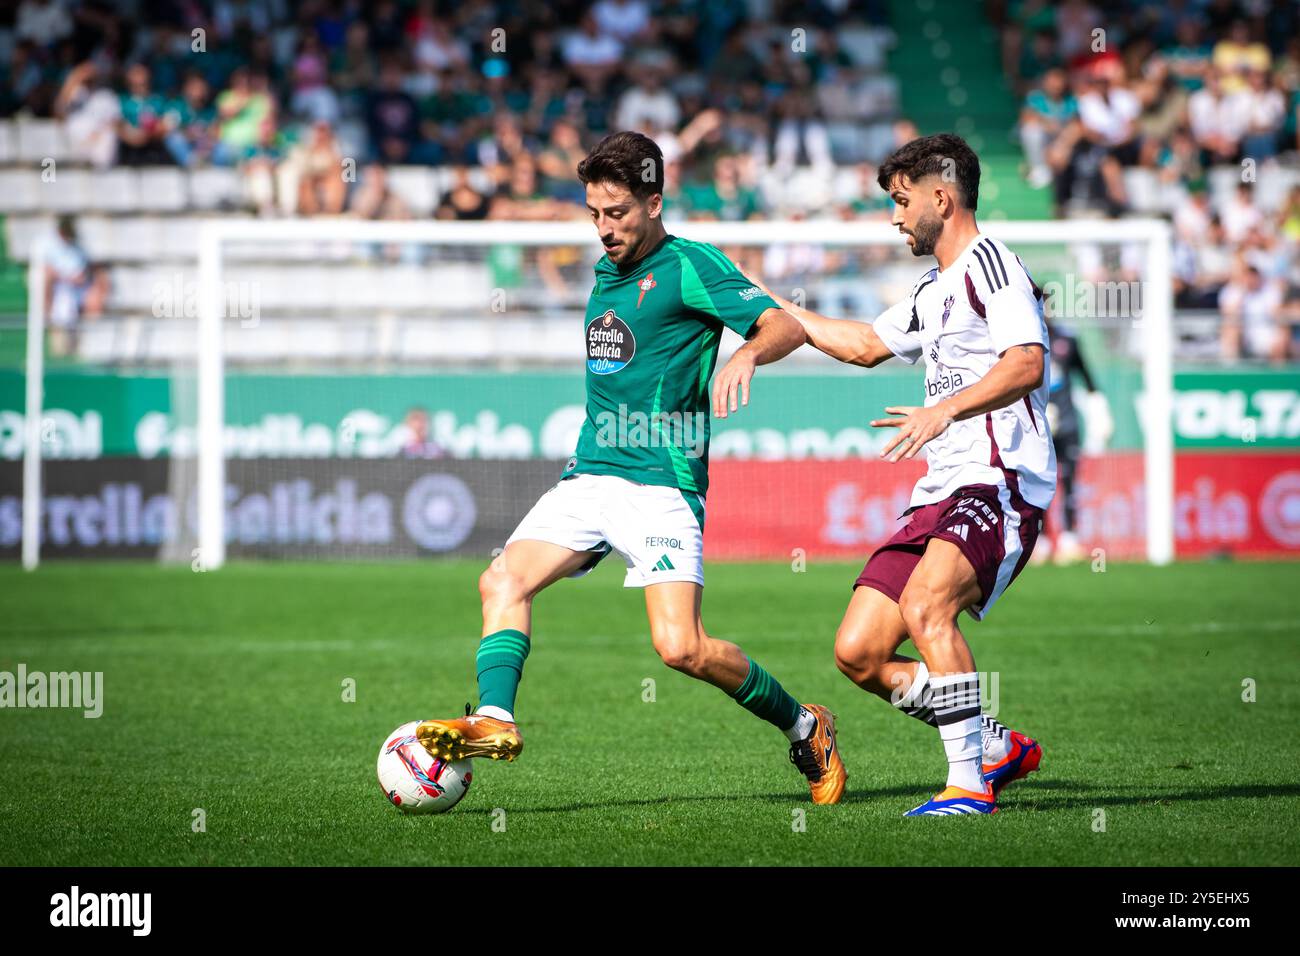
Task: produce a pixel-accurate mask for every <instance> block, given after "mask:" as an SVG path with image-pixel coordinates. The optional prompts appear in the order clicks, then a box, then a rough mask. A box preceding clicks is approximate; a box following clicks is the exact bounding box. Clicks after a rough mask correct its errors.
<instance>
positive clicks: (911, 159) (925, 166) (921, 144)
mask: <svg viewBox="0 0 1300 956" xmlns="http://www.w3.org/2000/svg"><path fill="white" fill-rule="evenodd" d="M900 173H901V174H902V175H904V176H906V177H907V178H908V179H909V180H911V181H912V182H916V181H917V180H918V179H924V178H925V177H926V176H939V177H941V178H942V179H944V180H945V181H949V182H951V181H954V180H955V181H956V183H957V191H958V192H959V193H960V194H961V202H962V205H964V206H965V207H966V208H967V209H969V210H970V211H971V212H974V211H975V208H976V206H978V205H979V198H980V161H979V157H978V156H976V155H975V151H974V150H972V149H971V148H970V147H969V146H967V145H966V141H965V140H964V139H962V138H961V137H960V136H957V135H955V134H953V133H936V134H935V135H933V136H921V137H918V138H917V139H914V140H912V141H911V142H910V143H906V144H904V145H902V146H900V147H898V149H896V150H894V152H893V153H892V154H891V155H890V157H889V158H888V159H887V160H885V161H884V162H883V163H881V164H880V170H879V172H878V174H877V176H876V182H878V183H880V188H881V189H883V190H884V191H885V192H889V184H890V183H891V182H893V180H894V177H895V176H897V175H899V174H900Z"/></svg>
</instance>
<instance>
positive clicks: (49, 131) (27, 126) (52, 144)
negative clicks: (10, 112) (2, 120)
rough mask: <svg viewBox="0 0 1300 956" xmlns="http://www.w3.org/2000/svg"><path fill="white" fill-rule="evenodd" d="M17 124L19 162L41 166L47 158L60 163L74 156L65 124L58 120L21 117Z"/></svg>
mask: <svg viewBox="0 0 1300 956" xmlns="http://www.w3.org/2000/svg"><path fill="white" fill-rule="evenodd" d="M16 125H17V130H18V161H19V162H21V163H30V164H32V165H34V166H37V167H39V166H40V165H41V164H42V163H43V162H44V161H45V160H47V159H53V160H54V161H55V162H56V163H58V162H63V161H64V160H69V159H72V158H73V157H72V150H71V148H70V147H69V145H68V137H67V135H66V134H65V133H64V131H63V124H62V123H60V122H59V121H58V120H53V119H34V118H32V117H19V118H18V120H16Z"/></svg>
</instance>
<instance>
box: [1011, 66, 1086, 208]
mask: <svg viewBox="0 0 1300 956" xmlns="http://www.w3.org/2000/svg"><path fill="white" fill-rule="evenodd" d="M1078 110H1079V107H1078V104H1077V103H1076V102H1075V99H1074V96H1073V94H1071V93H1070V88H1069V84H1068V82H1067V80H1066V75H1065V71H1064V70H1062V69H1059V68H1057V69H1051V70H1048V71H1047V73H1045V74H1044V75H1043V81H1042V84H1041V86H1039V87H1038V88H1036V89H1033V90H1030V92H1029V95H1028V96H1027V97H1025V105H1024V108H1023V109H1022V110H1021V111H1020V142H1021V145H1022V146H1023V148H1024V150H1025V160H1026V161H1027V162H1028V163H1029V182H1030V184H1031V185H1033V186H1035V187H1039V188H1041V187H1043V186H1047V185H1049V184H1050V183H1051V181H1052V171H1051V169H1050V168H1049V167H1048V165H1047V146H1048V144H1049V143H1050V142H1051V141H1052V140H1053V139H1055V138H1056V137H1057V136H1059V135H1061V132H1062V131H1063V130H1064V129H1065V126H1066V124H1067V123H1068V122H1070V120H1071V119H1073V118H1074V117H1075V115H1076V114H1077V113H1078Z"/></svg>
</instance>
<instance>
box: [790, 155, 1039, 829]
mask: <svg viewBox="0 0 1300 956" xmlns="http://www.w3.org/2000/svg"><path fill="white" fill-rule="evenodd" d="M878 181H879V183H880V185H881V187H882V188H884V189H885V190H886V191H888V192H889V194H890V197H891V198H892V199H893V200H894V203H895V208H894V216H893V223H894V224H895V225H896V226H898V228H899V230H900V231H901V232H902V233H903V234H904V235H905V236H906V237H907V242H908V245H909V246H910V247H911V249H912V254H913V255H916V256H930V255H933V256H934V258H935V261H936V266H935V268H933V269H931V270H930V271H929V272H927V273H926V274H925V275H924V276H922V277H921V278H920V279H919V280H918V281H917V283H916V285H915V286H914V287H913V288H912V291H911V293H910V294H909V295H908V297H907V298H906V299H905V300H904V301H902V302H900V303H898V304H897V305H895V306H894V307H893V308H891V309H889V310H887V311H886V312H885V313H884V314H883V315H881V316H880V318H878V319H877V320H876V321H875V322H874V323H871V324H864V323H860V322H850V321H845V320H840V319H829V318H826V317H825V316H821V315H818V314H817V313H815V312H811V311H809V310H808V309H803V308H800V307H798V306H795V305H794V304H793V303H790V302H787V301H785V300H784V299H781V298H779V297H777V301H778V303H780V304H781V305H782V306H783V307H784V308H785V310H786V311H787V312H789V313H791V314H792V315H793V316H794V317H795V318H797V319H798V320H799V321H800V323H801V324H802V325H803V326H804V331H805V333H806V335H807V338H808V342H809V343H810V344H811V345H813V346H814V347H816V348H818V349H820V350H821V351H823V352H825V353H826V354H828V355H830V356H833V357H834V358H837V359H839V360H840V361H842V362H848V363H851V364H854V365H861V366H865V367H868V368H870V367H872V366H875V365H879V364H880V363H881V362H884V361H886V360H887V359H889V358H893V357H897V358H899V359H901V360H902V361H904V362H907V363H908V364H912V363H915V362H916V361H917V360H924V362H925V370H926V376H925V401H924V404H923V405H920V406H894V407H890V408H886V409H885V413H886V415H887V416H889V417H886V418H881V419H877V420H875V421H873V422H872V423H871V424H872V425H873V426H875V427H878V428H896V429H897V432H896V433H895V434H894V435H893V436H892V437H891V438H890V440H889V441H888V442H886V444H885V447H884V451H883V455H882V457H885V458H887V459H888V460H889V461H898V460H900V459H904V458H913V457H915V456H916V455H917V454H919V453H923V454H924V455H925V457H926V460H927V462H928V465H929V468H928V470H927V471H926V474H925V476H924V477H923V478H921V480H920V481H918V482H917V484H916V488H915V490H914V491H913V492H912V501H911V507H910V508H909V509H908V510H907V512H906V515H907V516H908V518H909V520H908V522H907V524H906V525H905V526H904V527H903V528H902V529H901V530H900V531H899V532H898V533H897V534H895V535H894V537H892V538H891V539H890V540H889V541H887V542H886V543H885V544H884V545H882V546H881V547H880V548H879V549H877V551H876V552H875V553H874V554H873V555H872V556H871V558H870V559H869V560H868V561H867V564H866V567H865V568H864V569H863V571H862V573H861V574H860V575H859V576H858V578H857V581H856V583H855V589H854V594H853V598H852V600H851V601H850V603H849V607H848V610H847V611H846V612H845V615H844V620H843V622H842V623H841V624H840V628H839V631H838V632H837V634H836V637H835V660H836V663H837V665H838V666H839V668H840V670H841V671H843V672H844V673H845V675H847V676H848V677H849V678H850V679H851V680H852V681H853V682H854V683H855V684H857V685H858V686H859V687H862V688H864V689H866V690H869V691H871V692H873V693H875V694H877V695H879V696H880V697H883V698H885V699H886V700H888V701H889V702H890V703H891V704H893V705H894V706H895V707H896V708H898V709H899V710H902V711H903V712H904V713H906V714H908V715H909V716H912V717H916V718H918V719H920V720H922V721H925V722H926V723H928V724H931V725H932V726H935V727H936V728H937V729H938V731H939V736H940V737H941V738H942V740H943V745H944V750H945V752H946V753H947V757H948V782H947V786H946V787H945V788H944V790H943V791H942V792H940V793H939V794H937V795H936V796H935V797H933V798H932V799H930V800H928V801H926V802H925V803H923V804H921V805H920V806H918V807H916V808H915V809H913V810H911V811H909V813H908V815H909V816H952V815H958V814H984V813H993V812H995V811H996V809H997V803H996V801H997V795H998V793H999V792H1000V791H1001V789H1002V787H1003V786H1005V785H1006V784H1007V783H1009V782H1010V781H1012V780H1016V779H1019V778H1021V777H1024V776H1026V775H1027V774H1029V773H1031V772H1032V771H1034V770H1036V769H1037V768H1038V764H1039V761H1040V760H1041V757H1042V748H1041V747H1040V746H1039V744H1038V743H1037V742H1036V741H1034V740H1032V739H1031V738H1029V737H1026V736H1025V735H1023V734H1020V733H1016V732H1013V731H1010V730H1008V729H1007V728H1006V727H1004V726H1003V725H1002V724H1000V723H998V722H997V721H996V720H994V719H992V718H991V717H987V716H984V715H981V713H980V697H979V679H978V675H977V674H976V672H975V660H974V657H973V656H972V655H971V651H970V647H969V646H968V645H967V643H966V640H965V638H964V637H963V636H962V634H961V631H960V629H959V628H958V627H957V616H958V614H960V613H961V612H962V611H963V610H966V611H969V612H970V613H971V614H972V615H973V616H974V617H976V618H977V619H978V618H982V617H983V616H984V615H986V614H987V613H988V611H989V609H990V608H991V607H992V606H993V604H994V603H995V602H996V601H997V600H998V599H999V598H1000V597H1001V596H1002V594H1003V592H1005V591H1006V589H1007V587H1008V585H1010V583H1011V582H1012V581H1013V580H1014V579H1015V577H1016V575H1017V574H1018V573H1019V572H1020V570H1021V569H1022V568H1023V567H1024V566H1025V563H1026V562H1027V561H1028V559H1029V554H1030V552H1031V551H1032V550H1033V547H1034V542H1035V541H1036V540H1037V537H1038V533H1039V531H1040V530H1041V529H1042V521H1043V514H1044V512H1045V511H1046V509H1047V507H1048V506H1049V505H1050V504H1051V501H1052V495H1053V492H1054V490H1055V488H1056V458H1055V453H1054V451H1053V448H1052V437H1051V434H1050V432H1049V429H1048V425H1047V392H1048V382H1047V361H1048V360H1047V345H1048V339H1047V328H1046V325H1045V324H1044V322H1043V309H1042V294H1041V292H1040V291H1039V290H1038V288H1037V287H1036V286H1035V285H1034V282H1033V280H1032V279H1031V278H1030V277H1029V273H1028V272H1027V271H1026V269H1025V267H1024V263H1022V262H1021V261H1020V259H1019V258H1018V257H1017V256H1016V255H1015V254H1014V253H1012V252H1011V250H1010V249H1008V248H1007V247H1006V246H1005V245H1003V244H1002V243H1000V242H998V241H997V240H995V239H992V238H990V237H988V236H985V235H983V234H982V233H981V232H980V231H979V227H978V226H977V225H976V223H975V208H976V205H977V203H978V199H979V160H978V159H977V158H976V156H975V154H974V153H973V152H972V151H971V149H970V147H969V146H967V145H966V143H965V142H964V141H963V140H962V139H961V138H960V137H958V136H953V135H950V134H940V135H937V136H926V137H922V138H920V139H915V140H913V141H912V142H910V143H908V144H906V145H905V146H903V147H901V148H900V149H898V150H897V151H896V152H895V153H894V154H893V155H892V156H890V157H889V159H888V160H886V161H885V163H884V164H883V165H882V166H881V167H880V172H879V177H878ZM909 637H910V638H911V639H912V642H913V643H914V644H915V645H916V648H917V650H919V651H920V652H921V656H922V657H923V658H924V660H922V661H916V660H911V659H909V658H906V657H902V656H900V655H899V654H897V653H896V652H897V650H898V647H899V645H901V644H902V643H903V641H904V640H906V639H907V638H909Z"/></svg>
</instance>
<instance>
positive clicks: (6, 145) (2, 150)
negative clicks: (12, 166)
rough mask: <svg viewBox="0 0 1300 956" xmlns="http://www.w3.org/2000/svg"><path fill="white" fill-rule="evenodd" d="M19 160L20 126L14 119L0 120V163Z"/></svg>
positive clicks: (4, 163)
mask: <svg viewBox="0 0 1300 956" xmlns="http://www.w3.org/2000/svg"><path fill="white" fill-rule="evenodd" d="M17 161H18V128H17V124H16V123H14V121H13V120H7V119H5V120H0V165H6V164H8V163H15V162H17Z"/></svg>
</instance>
